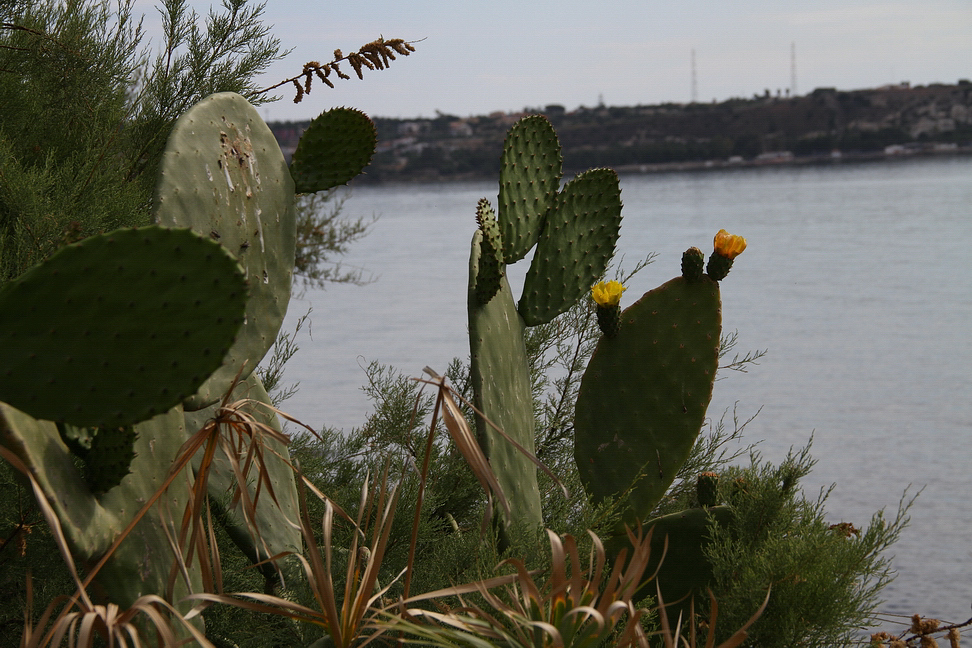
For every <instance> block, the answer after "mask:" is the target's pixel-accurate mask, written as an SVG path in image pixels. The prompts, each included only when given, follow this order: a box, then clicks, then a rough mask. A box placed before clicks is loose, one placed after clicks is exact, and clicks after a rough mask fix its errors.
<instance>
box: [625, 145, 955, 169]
mask: <svg viewBox="0 0 972 648" xmlns="http://www.w3.org/2000/svg"><path fill="white" fill-rule="evenodd" d="M964 155H972V146H962V147H955V148H951V149H948V150H936V149H932V150H920V151H908V152H903V153H891V154H889V153H884V152H867V153H859V152H852V153H841V154H840V155H807V156H800V157H797V156H793V157H789V158H780V159H772V160H767V159H763V160H760V159H752V160H736V161H732V162H730V161H728V160H707V161H705V162H661V163H658V164H625V165H621V166H614V167H612V168H613V169H614V170H615V171H617V172H618V173H619V174H622V173H631V174H635V173H638V174H650V173H682V172H690V171H726V170H731V169H757V168H759V169H762V168H767V167H779V166H838V165H841V164H859V163H865V162H904V161H907V160H919V159H926V158H942V157H950V156H964Z"/></svg>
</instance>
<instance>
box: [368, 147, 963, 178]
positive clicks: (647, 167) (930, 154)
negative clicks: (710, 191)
mask: <svg viewBox="0 0 972 648" xmlns="http://www.w3.org/2000/svg"><path fill="white" fill-rule="evenodd" d="M965 156H972V146H964V147H956V148H955V149H950V150H927V151H910V152H907V153H895V154H887V153H883V152H881V153H876V152H868V153H860V152H855V153H842V154H841V155H840V156H825V155H813V156H800V157H796V156H794V157H792V158H787V159H777V160H772V161H769V160H765V159H764V160H755V159H753V160H741V161H733V162H729V161H728V160H708V161H705V162H661V163H657V164H625V165H614V166H611V167H610V168H612V169H614V170H615V171H616V172H617V173H618V175H621V176H624V175H661V174H665V173H707V172H719V171H722V172H725V171H744V170H752V169H771V168H780V167H814V166H817V167H823V166H829V167H835V166H841V165H845V164H846V165H858V164H869V163H881V162H891V163H897V162H909V161H919V160H931V159H942V158H949V157H965ZM582 171H584V169H571V168H567V167H565V169H564V176H567V177H569V176H571V175H574V174H576V173H580V172H582ZM495 179H496V177H495V175H480V174H469V175H464V176H459V175H447V176H435V175H431V174H430V175H428V176H424V177H414V176H409V177H394V178H385V179H371V178H368V169H367V167H366V168H365V171H364V173H363V174H362V175H360V176H358V177H357V178H355V179H354V180H353V181H352V182H351V188H354V187H378V186H394V185H412V184H450V183H461V182H488V181H491V180H495Z"/></svg>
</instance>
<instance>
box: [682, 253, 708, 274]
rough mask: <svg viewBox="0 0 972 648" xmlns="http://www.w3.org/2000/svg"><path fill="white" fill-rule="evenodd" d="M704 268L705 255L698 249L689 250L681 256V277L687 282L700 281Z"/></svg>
mask: <svg viewBox="0 0 972 648" xmlns="http://www.w3.org/2000/svg"><path fill="white" fill-rule="evenodd" d="M704 267H705V253H704V252H702V250H700V249H699V248H697V247H692V248H689V249H687V250H685V252H684V253H683V254H682V276H683V277H685V279H686V280H687V281H699V280H701V279H702V270H703V269H704Z"/></svg>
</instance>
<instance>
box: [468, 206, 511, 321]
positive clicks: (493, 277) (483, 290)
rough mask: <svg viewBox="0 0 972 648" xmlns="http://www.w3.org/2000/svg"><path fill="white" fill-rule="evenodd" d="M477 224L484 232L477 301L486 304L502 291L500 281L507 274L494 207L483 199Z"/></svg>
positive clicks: (477, 284)
mask: <svg viewBox="0 0 972 648" xmlns="http://www.w3.org/2000/svg"><path fill="white" fill-rule="evenodd" d="M476 222H477V223H479V231H480V232H482V239H481V241H480V248H481V253H480V255H479V272H478V273H477V275H476V287H475V291H476V299H478V300H479V303H480V304H485V303H486V302H488V301H489V300H490V299H492V298H493V295H495V294H496V293H497V292H498V291H499V289H500V279H502V278H503V276H504V275H505V274H506V264H504V263H503V240H502V238H501V237H500V231H499V225H497V223H496V216H495V215H494V214H493V207H492V206H491V205H490V204H489V201H488V200H486V199H485V198H483V199H482V200H480V201H479V204H478V205H476Z"/></svg>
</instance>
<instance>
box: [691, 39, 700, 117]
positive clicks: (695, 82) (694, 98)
mask: <svg viewBox="0 0 972 648" xmlns="http://www.w3.org/2000/svg"><path fill="white" fill-rule="evenodd" d="M698 100H699V82H698V78H697V77H696V75H695V49H694V48H693V49H692V103H696V102H698Z"/></svg>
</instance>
